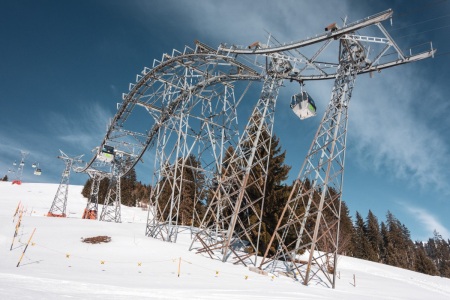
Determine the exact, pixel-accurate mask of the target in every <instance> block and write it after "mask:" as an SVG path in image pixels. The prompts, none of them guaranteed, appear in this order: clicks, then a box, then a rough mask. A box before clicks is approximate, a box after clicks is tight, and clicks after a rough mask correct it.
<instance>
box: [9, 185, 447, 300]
mask: <svg viewBox="0 0 450 300" xmlns="http://www.w3.org/2000/svg"><path fill="white" fill-rule="evenodd" d="M57 188H58V185H57V184H33V183H23V184H22V185H12V184H11V183H10V182H0V205H1V209H0V229H1V230H0V251H1V256H0V257H1V259H0V299H62V298H75V299H107V298H109V299H211V300H214V299H227V300H229V299H246V300H251V299H258V300H259V299H358V300H359V299H433V300H438V299H450V279H446V278H441V277H436V276H428V275H424V274H420V273H415V272H412V271H408V270H403V269H400V268H394V267H390V266H386V265H382V264H377V263H373V262H368V261H363V260H359V259H355V258H349V257H344V256H342V257H340V258H339V261H338V272H339V278H338V279H337V282H336V288H335V289H331V288H328V287H325V286H324V285H323V284H319V283H314V282H313V283H311V284H310V285H308V286H304V285H302V284H301V283H300V282H298V281H295V280H294V279H292V278H289V277H284V276H278V277H277V276H272V275H269V276H265V275H259V274H256V273H253V272H251V271H249V269H248V268H247V267H244V266H242V265H233V264H231V263H222V262H220V261H217V260H212V259H209V258H207V257H204V256H201V255H199V254H195V252H190V251H188V248H189V244H190V243H189V242H190V235H191V231H190V229H189V228H184V229H183V231H182V232H181V233H180V235H179V238H178V242H177V243H167V242H162V241H160V240H156V239H152V238H149V237H146V236H145V226H146V219H147V212H146V211H143V210H142V209H140V208H130V207H125V206H123V207H122V223H108V222H99V221H94V220H83V219H81V215H82V212H83V210H84V208H85V206H86V199H85V198H83V197H82V196H81V189H82V187H81V186H70V187H69V196H68V203H67V218H50V217H46V216H45V215H46V213H47V212H48V210H49V208H50V206H51V204H52V202H53V198H54V197H55V194H56V191H57ZM19 203H20V206H23V207H24V213H23V218H22V222H21V226H20V228H19V230H18V236H17V237H16V238H15V240H14V244H13V246H12V250H10V248H11V244H12V241H13V236H14V232H15V227H16V224H17V220H18V216H16V217H13V216H14V214H15V212H16V209H17V207H18V206H19ZM34 229H36V230H35V233H34V236H33V237H32V239H31V242H30V244H29V246H28V248H27V249H26V252H25V255H24V256H23V259H22V261H21V263H20V265H19V267H17V263H18V262H19V259H20V257H21V255H22V253H23V251H24V249H25V245H26V244H27V242H28V240H29V239H30V236H31V234H32V232H33V230H34ZM95 236H109V237H111V241H110V242H109V243H101V244H88V243H83V242H82V239H84V238H88V237H95ZM178 275H179V276H178Z"/></svg>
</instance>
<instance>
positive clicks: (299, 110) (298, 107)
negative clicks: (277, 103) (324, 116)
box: [291, 92, 316, 120]
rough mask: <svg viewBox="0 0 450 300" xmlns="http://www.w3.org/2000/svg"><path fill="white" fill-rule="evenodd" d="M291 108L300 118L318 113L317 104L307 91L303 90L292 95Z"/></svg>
mask: <svg viewBox="0 0 450 300" xmlns="http://www.w3.org/2000/svg"><path fill="white" fill-rule="evenodd" d="M291 109H292V111H293V112H294V114H296V115H297V116H298V117H299V118H300V120H304V119H307V118H310V117H314V116H315V115H316V104H315V103H314V100H313V99H312V98H311V96H310V95H309V94H308V93H307V92H301V93H299V94H296V95H294V96H292V101H291Z"/></svg>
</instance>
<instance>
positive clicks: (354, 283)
mask: <svg viewBox="0 0 450 300" xmlns="http://www.w3.org/2000/svg"><path fill="white" fill-rule="evenodd" d="M353 286H354V287H356V276H355V274H353Z"/></svg>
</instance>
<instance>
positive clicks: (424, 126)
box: [349, 67, 450, 192]
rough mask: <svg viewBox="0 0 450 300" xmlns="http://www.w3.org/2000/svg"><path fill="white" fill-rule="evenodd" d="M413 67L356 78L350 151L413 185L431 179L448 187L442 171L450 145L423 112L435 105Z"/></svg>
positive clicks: (428, 182) (440, 186)
mask: <svg viewBox="0 0 450 300" xmlns="http://www.w3.org/2000/svg"><path fill="white" fill-rule="evenodd" d="M400 68H402V67H400ZM417 71H418V69H417V68H416V67H410V68H404V69H402V70H399V71H397V72H390V73H389V74H386V75H385V78H383V79H375V80H373V81H371V79H367V80H361V81H362V82H361V84H359V82H358V83H357V88H355V94H354V98H355V99H354V100H353V103H352V105H353V107H352V108H351V111H352V112H351V117H350V122H351V123H350V129H349V136H350V138H351V140H352V143H353V144H354V145H355V149H354V150H355V151H354V152H353V153H354V154H356V156H357V158H358V160H359V161H360V163H361V166H362V167H365V168H374V169H376V170H378V171H380V172H383V173H386V174H391V175H393V176H394V177H395V178H398V179H402V180H405V181H407V182H408V183H409V184H410V185H411V186H416V185H419V186H420V187H425V186H428V187H429V186H430V185H431V186H433V187H434V188H435V189H437V190H439V191H443V192H448V188H449V187H450V186H449V182H448V180H447V179H446V178H445V177H443V176H442V174H443V173H445V171H446V170H448V168H449V167H450V161H449V159H448V157H449V155H448V154H449V152H450V151H449V150H450V149H448V145H447V144H446V141H445V140H444V139H445V138H446V135H445V134H443V133H442V132H440V130H439V127H435V126H432V124H431V123H430V121H429V116H424V114H428V112H427V111H428V110H430V109H433V108H432V105H430V102H429V100H428V98H429V97H430V96H429V94H427V92H426V90H423V89H421V88H420V86H421V84H420V79H415V77H416V76H415V74H418V73H417ZM377 75H378V74H377ZM382 75H384V74H382ZM433 110H434V109H433Z"/></svg>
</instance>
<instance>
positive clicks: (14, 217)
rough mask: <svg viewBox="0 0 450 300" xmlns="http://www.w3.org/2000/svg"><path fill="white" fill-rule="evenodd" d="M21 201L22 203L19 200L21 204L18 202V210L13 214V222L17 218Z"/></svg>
mask: <svg viewBox="0 0 450 300" xmlns="http://www.w3.org/2000/svg"><path fill="white" fill-rule="evenodd" d="M20 203H21V201H19V204H17V208H16V212H15V213H14V215H13V223H14V220H15V219H16V216H17V213H18V212H19V208H20Z"/></svg>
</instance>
